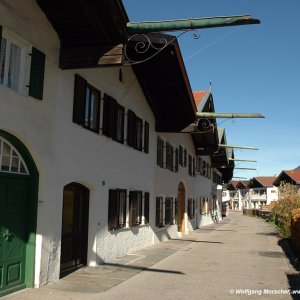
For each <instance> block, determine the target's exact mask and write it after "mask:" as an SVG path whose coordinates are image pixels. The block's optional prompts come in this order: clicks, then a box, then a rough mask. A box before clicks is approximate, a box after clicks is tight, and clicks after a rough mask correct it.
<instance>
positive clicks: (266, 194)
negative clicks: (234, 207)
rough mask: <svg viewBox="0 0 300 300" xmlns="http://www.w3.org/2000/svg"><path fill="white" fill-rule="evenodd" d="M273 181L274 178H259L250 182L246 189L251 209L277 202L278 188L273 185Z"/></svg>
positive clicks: (254, 178)
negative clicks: (247, 189) (248, 189)
mask: <svg viewBox="0 0 300 300" xmlns="http://www.w3.org/2000/svg"><path fill="white" fill-rule="evenodd" d="M275 179H276V177H275V176H260V177H253V178H252V179H251V180H250V182H249V184H248V187H249V188H250V191H249V197H250V204H251V208H259V207H260V206H261V205H269V204H270V203H271V202H272V201H276V200H278V188H277V187H276V186H274V185H273V182H274V180H275Z"/></svg>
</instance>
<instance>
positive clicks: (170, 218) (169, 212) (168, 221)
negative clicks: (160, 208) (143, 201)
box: [165, 197, 174, 225]
mask: <svg viewBox="0 0 300 300" xmlns="http://www.w3.org/2000/svg"><path fill="white" fill-rule="evenodd" d="M173 206H174V203H173V198H172V197H167V198H166V199H165V225H172V224H174V211H173Z"/></svg>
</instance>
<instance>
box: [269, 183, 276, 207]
mask: <svg viewBox="0 0 300 300" xmlns="http://www.w3.org/2000/svg"><path fill="white" fill-rule="evenodd" d="M277 200H278V188H277V187H276V186H273V187H268V188H267V205H269V204H270V203H271V202H272V201H277Z"/></svg>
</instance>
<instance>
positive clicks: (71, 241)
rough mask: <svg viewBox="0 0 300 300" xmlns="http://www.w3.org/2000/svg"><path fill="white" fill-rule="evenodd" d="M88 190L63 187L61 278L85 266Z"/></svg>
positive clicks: (77, 186)
mask: <svg viewBox="0 0 300 300" xmlns="http://www.w3.org/2000/svg"><path fill="white" fill-rule="evenodd" d="M88 218H89V190H88V189H87V188H85V187H84V186H82V185H80V184H78V183H71V184H68V185H66V186H65V187H64V195H63V213H62V235H61V259H60V270H61V272H60V273H61V274H60V275H61V276H64V275H65V274H68V273H70V272H73V271H75V270H76V269H78V268H80V267H82V266H85V265H86V264H87V245H88Z"/></svg>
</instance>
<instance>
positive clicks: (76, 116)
mask: <svg viewBox="0 0 300 300" xmlns="http://www.w3.org/2000/svg"><path fill="white" fill-rule="evenodd" d="M100 98H101V93H100V91H98V90H97V89H96V88H95V87H93V86H92V85H90V84H88V83H87V81H86V80H85V79H84V78H83V77H81V76H79V75H78V74H76V75H75V85H74V100H73V122H74V123H77V124H79V125H81V126H83V127H84V128H87V129H90V130H92V131H95V132H99V119H100Z"/></svg>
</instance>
